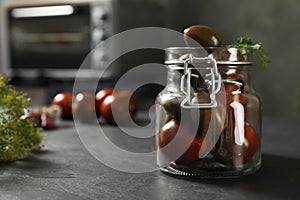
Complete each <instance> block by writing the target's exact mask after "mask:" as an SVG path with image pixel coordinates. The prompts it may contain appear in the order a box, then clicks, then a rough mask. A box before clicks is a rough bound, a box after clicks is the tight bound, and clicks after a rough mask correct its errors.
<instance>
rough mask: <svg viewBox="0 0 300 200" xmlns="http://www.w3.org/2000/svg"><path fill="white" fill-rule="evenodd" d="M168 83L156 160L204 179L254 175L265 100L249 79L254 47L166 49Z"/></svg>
mask: <svg viewBox="0 0 300 200" xmlns="http://www.w3.org/2000/svg"><path fill="white" fill-rule="evenodd" d="M165 52H166V58H165V64H166V67H167V69H168V74H167V84H166V87H165V88H164V89H163V90H162V91H161V92H160V93H159V94H158V96H157V98H156V115H157V118H156V119H157V121H156V133H158V134H157V137H156V138H157V140H156V141H157V147H158V151H157V163H158V165H159V167H160V169H161V170H162V171H163V172H166V173H169V174H173V175H179V176H186V177H200V178H229V177H239V176H243V175H248V174H252V173H254V172H255V171H257V170H258V169H259V167H260V165H261V145H260V140H261V139H260V138H261V102H260V99H259V97H258V96H257V94H256V93H255V91H254V89H253V88H252V86H251V84H250V71H251V68H252V61H251V59H252V52H251V50H249V49H246V48H243V49H237V48H227V47H215V48H206V49H204V48H200V47H199V48H192V47H172V48H167V49H166V51H165Z"/></svg>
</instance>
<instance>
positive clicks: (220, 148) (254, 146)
mask: <svg viewBox="0 0 300 200" xmlns="http://www.w3.org/2000/svg"><path fill="white" fill-rule="evenodd" d="M244 129H245V141H244V143H243V145H237V144H236V143H235V141H234V130H233V127H230V126H229V127H228V128H226V129H225V131H224V132H223V133H222V135H221V137H220V139H219V141H218V142H217V144H216V146H215V148H214V151H213V155H214V157H215V159H216V160H218V161H219V162H221V163H224V164H228V165H234V166H237V165H241V164H244V163H247V162H249V161H250V160H251V159H252V157H253V156H254V155H255V153H256V152H257V151H258V149H259V145H260V138H259V136H258V134H257V133H256V132H255V130H254V128H253V127H252V126H251V125H250V124H249V123H245V126H244Z"/></svg>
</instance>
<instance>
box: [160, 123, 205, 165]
mask: <svg viewBox="0 0 300 200" xmlns="http://www.w3.org/2000/svg"><path fill="white" fill-rule="evenodd" d="M180 125H181V126H182V127H181V128H180V130H182V131H183V132H180V134H179V131H178V130H179V126H180ZM190 127H191V126H190V124H189V123H184V122H182V123H179V121H177V120H174V119H173V120H171V121H169V122H168V123H166V124H165V125H164V126H163V127H162V129H161V130H160V132H159V135H158V146H159V148H160V149H161V153H162V154H163V155H164V156H165V157H166V158H167V159H168V160H169V161H175V163H177V164H182V165H187V164H191V163H193V162H195V161H197V160H199V157H198V154H199V151H200V148H201V146H202V142H203V138H202V137H201V136H195V137H193V136H192V132H191V131H192V130H191V128H190ZM177 134H179V135H178V137H179V138H178V140H177V139H176V140H177V141H175V142H172V143H171V144H170V145H171V146H168V148H167V149H162V148H163V147H165V146H166V145H168V144H169V143H170V142H171V141H172V140H173V138H174V137H175V136H176V135H177ZM183 144H184V145H189V147H188V149H187V150H185V149H184V150H185V151H184V150H181V148H182V146H183ZM181 151H182V152H181ZM183 151H184V152H183ZM175 152H176V153H175ZM180 154H181V156H180V157H179V158H177V157H176V156H177V155H180Z"/></svg>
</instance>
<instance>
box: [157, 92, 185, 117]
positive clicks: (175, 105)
mask: <svg viewBox="0 0 300 200" xmlns="http://www.w3.org/2000/svg"><path fill="white" fill-rule="evenodd" d="M163 99H164V100H163V101H162V102H161V105H162V106H163V108H164V109H165V111H166V112H167V114H168V115H169V116H170V117H171V118H174V119H180V117H181V107H180V102H181V98H179V97H176V96H173V95H172V94H171V95H168V96H167V95H164V98H163Z"/></svg>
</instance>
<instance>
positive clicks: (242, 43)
mask: <svg viewBox="0 0 300 200" xmlns="http://www.w3.org/2000/svg"><path fill="white" fill-rule="evenodd" d="M228 47H235V48H243V47H244V48H249V49H252V50H253V51H254V52H255V53H256V55H257V57H258V58H259V59H260V61H261V69H262V71H265V70H266V69H267V63H270V62H271V59H270V58H269V57H268V56H267V54H266V53H265V51H264V50H263V49H262V44H261V42H259V43H256V44H254V43H253V42H252V39H251V38H248V37H247V38H245V37H239V38H238V39H237V42H236V43H235V44H231V45H228Z"/></svg>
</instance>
